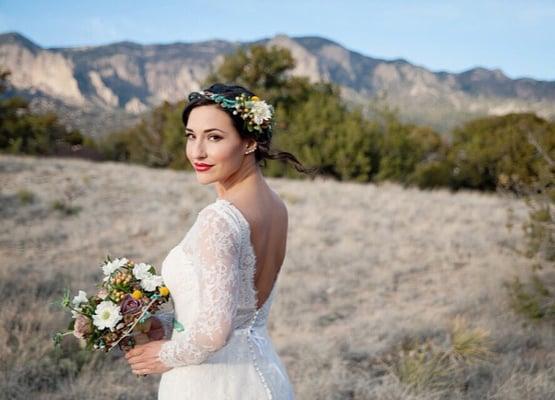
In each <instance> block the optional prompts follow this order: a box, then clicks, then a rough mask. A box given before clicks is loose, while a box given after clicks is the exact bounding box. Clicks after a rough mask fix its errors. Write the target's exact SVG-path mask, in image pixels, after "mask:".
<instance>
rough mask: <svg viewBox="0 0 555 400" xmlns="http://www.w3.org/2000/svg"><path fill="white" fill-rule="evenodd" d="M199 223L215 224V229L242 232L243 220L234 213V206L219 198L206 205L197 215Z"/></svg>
mask: <svg viewBox="0 0 555 400" xmlns="http://www.w3.org/2000/svg"><path fill="white" fill-rule="evenodd" d="M197 222H201V223H203V222H204V223H208V224H213V225H214V226H213V228H215V229H216V228H219V230H221V229H227V230H233V231H235V232H237V233H240V231H241V227H242V224H241V222H242V221H241V219H240V218H239V216H238V215H237V213H235V212H234V210H233V207H232V205H231V204H230V203H229V202H228V201H227V200H225V199H222V198H218V199H217V200H216V201H214V202H212V203H210V204H208V205H206V206H205V207H204V208H202V209H201V210H200V211H199V212H198V215H197Z"/></svg>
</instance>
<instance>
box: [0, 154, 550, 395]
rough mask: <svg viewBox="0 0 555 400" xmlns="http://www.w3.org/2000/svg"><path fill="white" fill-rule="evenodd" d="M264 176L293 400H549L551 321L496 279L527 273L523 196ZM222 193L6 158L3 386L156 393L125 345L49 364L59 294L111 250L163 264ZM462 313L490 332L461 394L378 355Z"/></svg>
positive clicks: (9, 391) (92, 277) (176, 180)
mask: <svg viewBox="0 0 555 400" xmlns="http://www.w3.org/2000/svg"><path fill="white" fill-rule="evenodd" d="M268 182H269V184H270V186H271V187H272V188H273V189H274V190H276V191H277V192H278V193H279V194H280V195H281V196H282V198H283V199H284V200H285V201H286V203H287V206H288V209H289V217H290V220H289V239H288V249H287V256H286V260H285V263H284V265H283V267H282V270H281V273H280V277H279V279H278V282H277V285H278V286H277V292H276V297H275V301H274V304H273V309H272V312H271V314H270V326H269V333H270V336H271V337H272V339H273V343H274V346H275V348H276V350H277V352H278V354H279V355H280V357H281V358H282V360H283V362H284V364H285V365H286V367H287V370H288V373H289V375H290V377H291V379H292V381H293V384H294V386H295V391H296V394H297V398H298V399H300V400H304V399H306V400H310V399H330V400H331V399H384V400H385V399H405V400H408V399H422V400H423V399H428V400H429V399H440V398H449V399H476V400H477V399H484V398H489V399H503V400H507V399H509V400H511V399H514V400H517V399H518V400H521V399H537V400H540V399H544V400H545V399H547V398H548V397H549V396H550V395H552V394H553V393H554V392H555V341H554V340H553V331H552V327H548V326H542V325H537V326H533V325H530V324H528V323H526V321H525V320H524V319H522V318H521V317H518V316H516V315H515V314H514V313H513V311H512V310H511V309H510V308H509V306H508V299H507V295H506V293H505V290H504V288H503V287H502V282H503V281H504V280H505V279H510V278H511V277H512V276H513V275H514V274H521V273H524V272H525V271H526V270H527V266H528V264H527V263H528V262H529V261H527V260H525V259H521V258H519V257H517V256H516V255H515V253H514V252H513V251H512V250H511V247H512V246H516V245H517V243H518V242H519V241H520V240H521V237H522V233H521V229H520V227H519V221H522V220H523V219H524V218H525V214H526V208H525V206H524V204H522V203H521V202H519V201H516V200H510V199H507V198H504V197H501V196H500V195H495V194H480V193H475V192H459V193H456V194H454V193H450V192H449V191H447V190H437V191H419V190H416V189H403V188H402V187H400V186H398V185H396V184H390V183H387V184H383V185H379V186H377V185H374V184H355V183H340V182H335V181H330V180H324V179H322V178H318V179H316V180H315V181H313V182H305V181H293V180H285V179H277V178H269V179H268ZM215 199H216V195H215V192H214V191H213V189H212V188H211V187H205V186H201V185H199V184H198V183H197V182H196V179H195V176H194V175H193V174H191V173H188V172H183V171H181V172H178V171H171V170H156V169H148V168H145V167H142V166H134V165H123V164H118V163H111V162H107V163H94V162H89V161H84V160H78V159H57V158H35V157H19V156H6V155H1V156H0V226H2V229H1V231H0V288H1V293H2V295H3V296H2V297H3V299H2V303H3V304H2V307H1V308H0V321H1V322H0V338H2V340H1V345H0V365H3V366H5V367H4V368H2V369H1V371H2V372H1V374H0V386H1V387H2V388H3V389H2V392H3V394H4V395H5V396H7V397H6V398H10V399H24V398H25V399H29V398H39V397H40V398H43V399H67V398H87V399H106V398H114V399H115V398H133V399H135V400H141V399H145V400H146V399H150V398H153V397H154V396H155V393H156V388H157V382H158V378H157V377H149V378H145V379H141V380H138V379H137V378H136V377H134V376H132V374H131V373H130V370H129V369H128V367H127V364H126V363H125V362H124V360H122V359H119V358H118V357H116V356H115V355H114V356H111V357H107V359H106V360H105V359H104V358H105V357H104V356H103V355H100V356H101V357H98V358H96V359H94V362H92V363H89V364H85V365H84V367H83V369H82V370H81V371H80V373H79V374H77V375H75V377H72V376H73V375H71V374H70V375H69V377H68V376H66V375H63V374H62V373H61V372H59V371H60V369H61V368H69V367H67V365H73V364H71V363H69V361H66V362H65V364H59V365H52V364H51V363H49V362H48V360H49V358H48V357H51V352H50V345H51V343H50V341H49V335H50V334H51V333H52V332H53V331H55V330H59V329H62V328H64V325H65V323H66V322H67V321H66V319H65V318H64V314H63V313H62V312H56V311H55V309H54V308H53V307H52V306H51V305H50V304H49V303H50V302H52V301H53V300H55V299H56V298H58V297H59V295H60V293H61V291H62V289H63V288H64V287H66V286H67V285H69V286H71V288H72V290H73V292H76V290H77V289H78V288H83V289H86V290H88V291H92V290H93V289H94V283H95V282H96V281H97V280H98V279H99V277H100V276H101V275H100V274H101V271H100V269H99V263H100V262H101V261H102V260H103V259H104V257H105V256H106V254H107V253H109V254H111V255H114V256H126V257H128V258H132V259H137V260H144V261H147V262H151V263H153V264H154V265H156V266H160V265H161V263H162V261H163V259H164V257H165V256H166V254H167V252H168V251H169V250H170V249H171V248H172V247H173V246H174V245H175V244H176V243H177V242H179V241H180V240H181V238H182V237H183V235H184V234H185V233H186V232H187V230H188V228H189V227H190V226H191V225H192V223H193V222H194V220H195V218H196V215H197V213H198V211H200V210H201V209H202V208H203V207H204V206H206V205H207V204H209V203H210V202H212V201H214V200H215ZM56 201H58V203H57V206H54V205H53V204H54V202H56ZM509 206H511V207H513V208H514V211H515V218H516V224H515V226H514V227H513V229H512V230H510V231H509V230H508V229H507V227H506V223H507V209H508V207H509ZM72 207H77V208H73V210H74V212H73V213H72V212H71V211H69V212H64V210H66V211H67V210H72ZM457 315H460V316H462V317H463V318H464V319H465V320H466V321H467V322H468V325H469V326H470V327H472V328H481V329H485V330H488V331H489V332H490V335H491V339H492V341H493V347H492V349H493V351H495V353H496V359H495V361H494V362H492V363H490V364H485V365H477V366H473V367H469V369H468V370H467V371H466V372H465V373H466V374H467V376H468V379H467V381H466V383H465V385H466V392H459V391H454V389H451V390H448V391H440V392H439V393H435V394H432V393H431V392H428V393H425V394H423V395H421V396H420V397H419V396H412V395H410V394H408V392H407V391H406V387H405V386H403V384H401V383H399V382H398V381H397V380H396V378H395V376H394V375H393V374H392V373H391V372H388V371H386V370H384V369H383V367H382V366H381V365H380V364H379V363H378V362H377V360H378V358H380V357H383V356H385V355H387V354H394V353H395V351H396V350H395V349H396V347H397V346H398V345H399V344H400V343H403V341H404V340H406V339H407V338H417V339H424V338H430V339H434V340H439V341H441V340H444V338H445V333H446V332H447V331H448V329H449V326H450V324H451V323H452V322H453V321H454V319H455V317H456V316H457ZM45 360H46V361H45ZM68 363H69V364H68ZM39 393H40V396H39Z"/></svg>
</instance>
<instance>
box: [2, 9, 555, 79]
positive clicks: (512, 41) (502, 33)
mask: <svg viewBox="0 0 555 400" xmlns="http://www.w3.org/2000/svg"><path fill="white" fill-rule="evenodd" d="M554 21H555V0H551V1H546V0H543V1H536V0H529V1H520V0H519V1H517V0H514V1H513V0H505V1H488V0H484V1H448V0H444V1H435V0H434V1H431V0H420V1H399V0H387V1H372V0H368V1H349V0H344V1H326V0H320V1H315V0H307V1H302V0H297V1H290V0H277V1H266V0H258V1H241V0H234V1H229V0H227V1H213V0H196V1H163V0H159V1H139V0H135V1H127V0H122V1H118V0H112V1H105V0H96V1H86V0H81V1H75V0H73V1H65V0H60V1H54V0H52V1H46V0H44V1H24V0H18V1H14V0H0V32H7V31H18V32H20V33H22V34H24V35H25V36H27V37H28V38H29V39H31V40H33V41H34V42H35V43H37V44H39V45H41V46H43V47H66V46H82V45H97V44H106V43H111V42H116V41H121V40H131V41H134V42H138V43H143V44H149V43H172V42H177V41H180V42H197V41H202V40H209V39H225V40H232V41H233V40H239V41H250V40H256V39H261V38H266V37H271V36H274V35H275V34H278V33H285V34H287V35H289V36H322V37H325V38H327V39H330V40H333V41H335V42H338V43H339V44H341V45H343V46H345V47H346V48H348V49H350V50H354V51H357V52H359V53H362V54H365V55H368V56H372V57H376V58H383V59H395V58H404V59H406V60H408V61H409V62H412V63H414V64H417V65H421V66H424V67H426V68H429V69H431V70H432V71H449V72H461V71H464V70H467V69H470V68H473V67H476V66H483V67H486V68H490V69H493V68H500V69H502V70H503V71H504V72H505V74H507V75H508V76H509V77H511V78H520V77H531V78H535V79H541V80H552V81H555V23H553V22H554Z"/></svg>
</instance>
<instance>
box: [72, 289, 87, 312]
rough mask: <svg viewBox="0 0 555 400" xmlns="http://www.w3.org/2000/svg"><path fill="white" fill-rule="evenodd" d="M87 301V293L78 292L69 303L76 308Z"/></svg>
mask: <svg viewBox="0 0 555 400" xmlns="http://www.w3.org/2000/svg"><path fill="white" fill-rule="evenodd" d="M88 301H89V299H87V293H86V292H84V291H83V290H80V291H79V294H77V296H75V297H74V298H73V301H72V302H71V303H72V304H73V307H75V308H78V307H79V306H80V305H81V304H83V303H87V302H88Z"/></svg>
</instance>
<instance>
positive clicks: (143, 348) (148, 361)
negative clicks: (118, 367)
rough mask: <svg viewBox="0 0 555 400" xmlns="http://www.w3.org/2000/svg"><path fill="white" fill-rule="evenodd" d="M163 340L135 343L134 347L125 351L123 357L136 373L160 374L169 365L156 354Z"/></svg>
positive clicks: (168, 368)
mask: <svg viewBox="0 0 555 400" xmlns="http://www.w3.org/2000/svg"><path fill="white" fill-rule="evenodd" d="M165 342H166V341H165V340H155V341H153V342H148V343H145V344H139V345H136V346H135V347H134V348H132V349H131V350H129V351H128V352H126V353H125V358H126V359H127V362H128V363H129V365H130V366H131V370H132V371H133V373H134V374H137V375H150V374H162V373H164V372H166V371H169V370H170V369H171V367H167V366H166V365H164V364H163V363H162V361H161V360H160V358H159V357H158V354H159V353H160V348H161V347H162V345H163V344H164V343H165Z"/></svg>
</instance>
